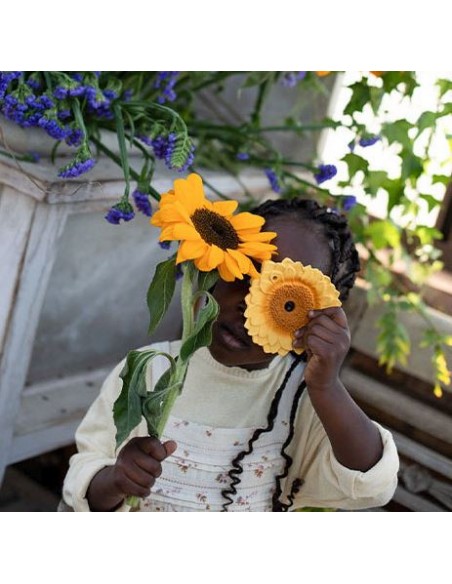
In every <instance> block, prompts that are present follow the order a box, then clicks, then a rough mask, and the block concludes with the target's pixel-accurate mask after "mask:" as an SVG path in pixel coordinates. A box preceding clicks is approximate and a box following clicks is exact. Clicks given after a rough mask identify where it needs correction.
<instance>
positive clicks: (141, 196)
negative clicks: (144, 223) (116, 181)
mask: <svg viewBox="0 0 452 584" xmlns="http://www.w3.org/2000/svg"><path fill="white" fill-rule="evenodd" d="M132 196H133V200H134V201H135V207H136V208H137V209H138V211H141V212H142V213H143V214H144V215H146V216H147V217H150V216H151V215H152V206H151V201H150V200H149V195H147V194H146V193H143V192H142V191H139V190H138V189H137V190H135V191H134V192H133V193H132Z"/></svg>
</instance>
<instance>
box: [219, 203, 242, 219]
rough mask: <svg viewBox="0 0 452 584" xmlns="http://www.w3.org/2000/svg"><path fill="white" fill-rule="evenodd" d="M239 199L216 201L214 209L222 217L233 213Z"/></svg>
mask: <svg viewBox="0 0 452 584" xmlns="http://www.w3.org/2000/svg"><path fill="white" fill-rule="evenodd" d="M238 204H239V203H238V201H216V202H214V203H213V205H212V207H213V208H212V210H213V211H214V212H215V213H218V215H221V216H222V217H227V216H228V215H232V214H233V213H234V211H235V210H236V209H237V207H238Z"/></svg>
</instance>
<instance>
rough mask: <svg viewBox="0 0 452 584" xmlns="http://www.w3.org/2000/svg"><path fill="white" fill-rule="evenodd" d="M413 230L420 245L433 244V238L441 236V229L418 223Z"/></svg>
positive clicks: (440, 237)
mask: <svg viewBox="0 0 452 584" xmlns="http://www.w3.org/2000/svg"><path fill="white" fill-rule="evenodd" d="M414 232H415V234H416V235H417V236H418V237H419V239H420V242H421V245H428V244H433V243H434V242H435V240H437V239H442V238H443V234H442V233H441V231H439V230H438V229H435V228H434V227H427V226H426V225H418V226H417V227H416V229H415V230H414Z"/></svg>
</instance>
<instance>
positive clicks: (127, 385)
mask: <svg viewBox="0 0 452 584" xmlns="http://www.w3.org/2000/svg"><path fill="white" fill-rule="evenodd" d="M155 354H156V351H152V350H150V351H130V352H129V353H128V354H127V358H126V363H125V365H124V367H123V369H122V371H121V373H120V374H119V377H120V378H121V379H122V381H123V383H122V389H121V393H120V394H119V396H118V398H117V399H116V401H115V403H114V405H113V419H114V422H115V426H116V446H117V447H118V446H119V445H120V444H122V443H123V442H124V440H125V439H126V438H127V437H128V436H129V434H130V432H131V431H132V430H133V429H134V428H135V427H136V426H138V424H139V423H140V421H141V415H142V414H141V397H142V396H145V395H146V391H147V390H146V367H147V364H148V361H149V359H151V358H152V357H153V356H155Z"/></svg>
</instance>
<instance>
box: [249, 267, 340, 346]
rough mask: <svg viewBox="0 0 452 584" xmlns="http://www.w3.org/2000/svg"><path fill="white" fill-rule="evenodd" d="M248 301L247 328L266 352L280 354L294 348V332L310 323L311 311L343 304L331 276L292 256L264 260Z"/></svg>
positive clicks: (252, 284) (253, 282) (253, 281)
mask: <svg viewBox="0 0 452 584" xmlns="http://www.w3.org/2000/svg"><path fill="white" fill-rule="evenodd" d="M245 300H246V304H247V308H246V310H245V317H246V322H245V327H246V328H247V330H248V333H249V334H250V336H251V337H252V339H253V341H254V342H255V343H256V344H258V345H260V346H262V347H263V348H264V351H265V352H266V353H279V354H280V355H286V354H287V353H288V352H289V351H292V350H294V349H293V347H292V342H293V340H294V333H295V331H296V330H297V329H299V328H300V327H302V326H304V325H305V324H307V322H308V312H309V311H310V310H316V309H320V308H327V307H329V306H340V305H341V301H340V300H339V292H338V291H337V290H336V288H335V287H334V285H333V284H332V282H331V280H330V278H329V277H328V276H325V274H323V273H322V272H321V271H320V270H317V269H316V268H312V267H311V266H303V265H302V264H301V263H300V262H294V261H292V260H291V259H289V258H285V259H284V260H283V261H282V262H280V263H277V262H273V261H271V260H268V261H265V262H263V264H262V270H261V273H260V275H259V277H258V278H256V279H254V280H252V282H251V286H250V291H249V293H248V295H247V296H246V298H245ZM295 351H296V352H297V353H302V352H303V349H296V350H295Z"/></svg>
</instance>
